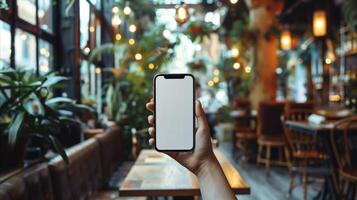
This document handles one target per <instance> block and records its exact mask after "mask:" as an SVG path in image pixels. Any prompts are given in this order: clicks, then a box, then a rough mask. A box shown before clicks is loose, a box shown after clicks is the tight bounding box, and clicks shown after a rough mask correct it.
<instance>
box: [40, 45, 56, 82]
mask: <svg viewBox="0 0 357 200" xmlns="http://www.w3.org/2000/svg"><path fill="white" fill-rule="evenodd" d="M38 45H39V47H38V49H39V59H38V66H39V74H40V75H44V74H46V73H48V72H49V71H52V70H53V50H52V44H50V43H48V42H46V41H45V40H39V42H38Z"/></svg>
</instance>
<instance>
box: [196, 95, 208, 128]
mask: <svg viewBox="0 0 357 200" xmlns="http://www.w3.org/2000/svg"><path fill="white" fill-rule="evenodd" d="M196 117H197V120H198V128H203V129H208V122H207V119H206V114H205V111H204V110H203V108H202V105H201V102H200V101H196Z"/></svg>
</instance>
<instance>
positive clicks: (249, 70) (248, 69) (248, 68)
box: [244, 66, 252, 74]
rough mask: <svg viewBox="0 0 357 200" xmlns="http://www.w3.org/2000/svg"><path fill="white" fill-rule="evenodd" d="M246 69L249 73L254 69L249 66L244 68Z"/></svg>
mask: <svg viewBox="0 0 357 200" xmlns="http://www.w3.org/2000/svg"><path fill="white" fill-rule="evenodd" d="M244 71H245V72H246V73H248V74H249V73H250V72H251V71H252V69H251V68H250V67H249V66H246V67H245V68H244Z"/></svg>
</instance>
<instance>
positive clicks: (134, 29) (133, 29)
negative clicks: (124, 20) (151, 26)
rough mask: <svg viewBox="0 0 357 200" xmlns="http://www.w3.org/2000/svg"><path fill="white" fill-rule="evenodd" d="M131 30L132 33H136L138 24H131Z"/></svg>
mask: <svg viewBox="0 0 357 200" xmlns="http://www.w3.org/2000/svg"><path fill="white" fill-rule="evenodd" d="M129 31H130V32H132V33H134V32H135V31H136V26H135V25H134V24H131V25H130V26H129Z"/></svg>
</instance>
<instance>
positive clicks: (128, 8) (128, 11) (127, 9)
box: [123, 6, 131, 15]
mask: <svg viewBox="0 0 357 200" xmlns="http://www.w3.org/2000/svg"><path fill="white" fill-rule="evenodd" d="M123 12H124V15H130V13H131V8H130V7H129V6H125V8H124V10H123Z"/></svg>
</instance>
